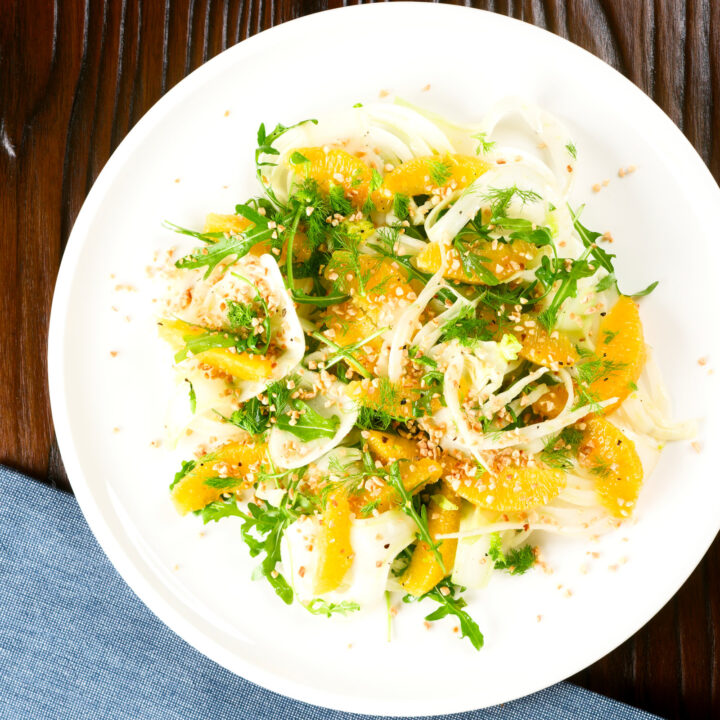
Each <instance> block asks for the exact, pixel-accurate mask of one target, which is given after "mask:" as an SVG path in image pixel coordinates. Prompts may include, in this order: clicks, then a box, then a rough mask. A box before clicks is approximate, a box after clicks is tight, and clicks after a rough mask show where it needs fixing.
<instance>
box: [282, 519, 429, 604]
mask: <svg viewBox="0 0 720 720" xmlns="http://www.w3.org/2000/svg"><path fill="white" fill-rule="evenodd" d="M415 530H416V527H415V523H413V521H412V520H411V519H410V518H409V517H408V516H407V515H405V514H404V513H403V512H402V511H401V510H390V511H388V512H385V513H381V514H380V515H377V516H376V517H371V518H368V519H366V520H354V521H353V523H352V527H351V530H350V544H351V545H352V550H353V562H352V565H351V566H350V569H349V570H348V572H347V575H346V576H345V578H344V580H343V583H342V585H341V586H340V588H338V589H337V590H333V591H332V592H329V593H325V594H324V595H323V596H322V597H323V599H324V600H327V601H328V602H333V603H340V602H345V601H347V602H355V603H358V605H360V607H361V608H362V609H367V608H370V607H372V606H374V605H378V604H379V603H381V602H382V600H383V595H384V592H385V588H386V585H387V580H388V573H389V571H390V565H391V564H392V562H393V560H394V559H395V557H396V556H397V554H398V553H399V552H400V551H401V550H403V549H405V548H406V547H407V546H408V545H409V544H410V543H411V542H413V540H414V539H415ZM319 531H320V518H319V516H317V515H315V516H306V517H303V518H300V519H299V520H297V521H296V522H294V523H293V524H292V525H290V526H289V527H288V528H287V530H286V531H285V533H284V535H283V539H282V544H281V557H282V563H283V568H284V569H285V572H286V577H287V579H288V581H289V582H290V584H291V585H292V587H293V590H294V591H295V594H296V596H297V598H298V600H300V602H308V601H310V600H312V599H313V598H314V597H316V595H315V593H314V586H315V579H316V575H317V569H318V550H317V548H318V543H317V542H316V539H317V536H318V533H319ZM308 548H312V549H308Z"/></svg>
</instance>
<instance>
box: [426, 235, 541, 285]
mask: <svg viewBox="0 0 720 720" xmlns="http://www.w3.org/2000/svg"><path fill="white" fill-rule="evenodd" d="M473 250H474V251H475V254H477V255H478V256H480V257H482V258H486V259H485V260H483V261H482V265H483V267H484V268H485V269H486V270H488V271H489V272H491V273H492V274H493V275H494V276H495V277H496V278H497V280H498V281H500V282H504V281H505V280H507V279H508V278H509V277H511V276H513V275H514V274H515V273H517V272H519V271H521V270H524V269H525V268H526V267H527V266H528V264H529V263H530V262H531V261H532V260H533V259H534V258H535V256H536V255H537V249H536V248H535V246H534V245H531V244H530V243H527V242H525V241H524V240H513V241H512V242H510V243H507V244H503V243H496V247H495V248H493V243H489V242H484V241H483V242H478V243H477V244H476V245H475V246H473ZM442 252H443V247H442V244H441V243H440V242H438V241H435V242H431V243H428V245H427V246H426V247H425V248H423V250H422V252H421V253H420V254H419V255H418V256H417V257H416V258H415V265H416V266H417V268H418V270H422V271H423V272H426V273H431V274H434V273H436V272H437V271H438V270H439V269H440V265H441V263H442ZM445 252H446V253H447V260H448V269H447V270H446V271H445V273H444V275H443V277H445V278H448V279H450V280H455V281H456V282H462V283H468V284H470V285H485V284H486V282H485V280H483V279H482V278H481V277H480V276H478V275H477V274H476V273H474V272H473V273H468V272H466V271H465V269H464V267H463V263H462V259H461V256H460V253H459V252H458V251H457V250H456V249H455V248H454V247H450V248H448V249H446V251H445Z"/></svg>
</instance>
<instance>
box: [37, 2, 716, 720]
mask: <svg viewBox="0 0 720 720" xmlns="http://www.w3.org/2000/svg"><path fill="white" fill-rule="evenodd" d="M428 84H430V85H431V89H430V90H429V91H426V92H423V91H422V88H424V87H425V86H426V85H428ZM381 90H389V91H391V92H394V93H398V94H399V95H401V96H403V97H405V98H407V99H409V100H412V101H414V102H417V103H420V104H422V105H424V106H427V107H429V108H431V109H434V110H439V111H442V112H443V113H444V114H446V115H447V116H449V117H450V118H458V119H465V120H472V119H477V118H478V117H479V116H480V115H481V114H482V113H483V111H484V110H486V109H487V108H488V106H489V105H490V104H491V102H492V101H494V100H496V99H498V98H500V97H502V96H505V95H508V94H513V95H519V96H522V97H525V98H529V99H531V100H534V101H535V102H537V103H539V104H540V105H542V106H543V107H545V108H547V109H549V110H550V111H552V112H554V113H556V114H557V115H558V116H559V117H561V118H562V119H563V120H564V121H565V122H566V123H567V124H568V126H569V127H570V128H571V130H572V133H573V135H574V138H575V143H576V145H577V148H578V152H579V158H580V163H579V171H578V177H577V184H576V192H575V200H576V201H578V202H581V201H587V202H588V207H587V210H586V214H585V216H584V219H585V221H586V223H587V224H588V225H589V226H590V227H592V228H597V229H600V230H606V229H610V230H612V232H613V235H614V237H615V239H616V242H615V244H614V245H613V246H612V249H613V250H615V251H616V252H617V253H618V256H619V259H618V265H619V270H620V277H621V278H622V286H623V287H625V288H640V287H644V286H645V285H647V284H648V282H650V281H651V280H655V279H659V280H660V286H659V288H658V289H657V290H656V292H655V293H653V295H652V296H650V297H649V298H648V299H647V300H645V301H643V303H642V315H643V319H644V322H645V326H646V334H647V338H648V340H649V342H650V343H651V344H652V345H653V346H654V347H655V349H656V356H657V359H658V361H659V364H660V367H661V368H662V370H663V371H664V374H665V377H666V379H667V382H668V385H669V390H670V393H671V396H672V397H673V399H674V401H675V409H676V415H677V416H678V417H682V418H688V417H699V418H702V424H701V435H700V438H699V440H700V442H701V443H703V446H704V447H703V452H702V453H701V454H697V453H695V452H693V451H692V450H691V449H690V447H689V444H688V443H681V444H676V445H673V446H671V447H669V448H668V449H667V450H666V452H665V453H664V454H663V456H662V458H661V461H660V465H659V467H658V468H657V471H656V472H655V473H654V474H653V475H652V477H651V478H650V479H649V480H648V482H647V485H646V487H645V489H644V491H643V493H642V496H641V499H640V502H639V505H638V508H637V522H636V523H635V524H634V525H629V526H628V527H627V528H624V529H621V530H620V531H618V532H617V533H615V534H613V535H610V536H607V537H604V538H602V539H600V540H599V541H597V542H595V543H591V544H588V543H587V542H583V541H577V540H560V539H557V538H548V539H547V542H545V543H544V544H543V545H544V548H545V550H546V554H547V555H548V558H549V562H550V564H551V566H552V567H553V568H554V574H552V575H550V574H544V573H543V572H539V571H537V572H533V573H530V574H528V575H527V576H523V577H521V578H513V577H508V576H499V577H496V578H494V579H493V581H492V583H491V585H490V586H489V587H488V588H487V590H485V591H483V592H482V593H481V594H477V595H475V596H474V599H473V601H472V606H471V608H470V609H471V612H472V613H473V614H474V615H475V616H476V617H477V619H478V621H479V623H480V625H481V628H482V629H483V630H484V632H485V636H486V646H485V648H484V649H483V650H482V652H480V653H476V652H475V651H474V650H473V649H472V648H471V646H470V644H469V643H468V642H467V641H465V640H463V641H460V640H458V639H457V638H456V637H455V636H454V635H453V633H452V623H448V624H447V625H445V626H439V627H434V628H433V629H432V630H431V631H426V630H425V629H424V628H423V624H422V615H423V614H424V613H423V610H424V608H417V607H407V608H403V612H401V613H400V616H399V617H398V619H397V620H396V622H395V631H394V638H393V641H392V642H391V643H389V644H388V643H387V642H386V639H385V625H384V619H383V618H382V617H371V618H369V619H367V620H360V621H357V622H355V621H353V620H343V619H342V618H341V619H339V620H335V619H333V620H327V619H325V618H317V617H314V616H311V615H309V614H308V613H307V612H305V611H304V610H303V609H301V608H299V607H298V606H293V607H291V608H288V607H286V606H284V605H283V604H282V603H281V602H280V601H279V600H278V599H277V598H276V597H275V596H274V595H273V593H272V592H271V590H270V589H269V588H268V586H267V585H266V584H265V583H253V582H251V581H250V577H249V576H250V570H251V568H252V566H253V564H254V562H253V561H251V560H250V559H249V558H248V556H247V553H246V550H245V547H244V546H243V544H242V543H241V541H240V538H239V534H238V527H237V525H236V524H234V522H235V519H234V518H233V519H230V520H225V521H223V522H222V523H220V524H219V525H213V526H208V527H206V528H202V527H201V526H200V524H199V520H198V519H197V518H194V517H189V518H180V517H178V516H177V515H175V513H174V511H173V508H172V507H171V503H170V501H169V497H168V494H167V484H168V481H169V478H170V477H171V475H172V473H173V472H174V470H175V468H176V464H177V458H176V457H174V456H172V454H171V453H167V452H164V451H163V449H162V448H161V449H155V448H152V447H151V445H150V444H151V441H153V440H154V439H156V438H159V437H161V436H162V425H163V420H164V410H165V405H166V402H167V398H168V396H169V392H170V380H169V357H168V356H167V355H166V354H163V353H162V351H161V349H160V347H159V345H158V341H157V340H156V338H155V330H154V326H153V319H152V317H151V314H152V309H153V306H152V303H151V302H150V285H149V281H148V279H147V278H146V277H145V268H146V266H147V265H148V264H149V262H150V260H151V256H152V254H153V252H154V251H155V250H156V249H163V248H167V247H169V246H170V245H172V244H175V243H177V242H178V238H177V236H175V235H173V234H172V233H169V232H167V231H165V230H163V229H161V227H160V223H161V221H162V220H163V219H165V218H167V219H171V220H173V221H174V222H177V223H179V224H182V225H186V226H200V225H202V222H203V217H204V214H205V213H206V212H207V211H211V210H214V211H219V212H223V211H225V212H229V211H231V210H232V208H233V207H234V204H235V203H236V202H239V201H243V200H245V199H246V198H247V197H248V196H249V195H250V194H253V193H255V192H256V186H255V184H254V176H253V151H254V147H255V133H256V131H257V127H258V125H259V123H260V122H261V121H264V122H265V123H268V124H273V125H274V123H275V122H277V121H280V122H284V123H286V124H287V123H290V122H294V121H296V120H299V119H303V118H306V117H313V116H316V115H319V114H321V113H323V112H326V111H329V110H332V109H335V108H338V107H343V106H348V105H351V104H353V103H355V102H358V101H369V100H374V99H377V97H378V93H379V91H381ZM228 110H229V111H230V112H229V114H227V113H226V111H228ZM631 163H632V164H635V165H637V167H638V170H637V172H635V173H634V174H632V175H631V176H629V177H627V178H625V179H622V180H621V179H619V178H618V175H617V170H618V168H619V167H620V166H622V165H629V164H631ZM605 178H608V179H610V184H609V186H608V187H607V188H605V189H604V190H603V191H602V192H600V193H599V194H594V193H592V192H591V190H590V188H591V185H592V184H593V183H595V182H598V181H602V180H603V179H605ZM718 207H720V192H718V188H717V186H716V185H715V183H714V182H713V180H712V178H711V176H710V174H709V173H708V171H707V169H706V168H705V166H704V165H703V163H702V161H701V160H700V158H699V157H698V156H697V155H696V154H695V152H694V151H693V149H692V147H691V146H690V144H689V143H688V141H687V140H686V139H685V138H684V137H683V136H682V134H681V133H680V131H679V130H678V129H677V128H676V127H675V126H674V125H673V124H672V122H671V121H670V120H669V119H668V118H667V117H666V116H665V115H664V114H663V113H662V112H661V111H660V110H659V109H658V108H657V107H656V106H655V105H654V104H653V103H652V102H651V101H650V100H649V99H648V98H647V97H646V96H645V95H644V94H643V93H641V92H640V91H639V90H638V89H636V88H635V87H634V86H633V85H632V84H631V83H630V82H628V81H627V80H625V79H623V78H622V77H621V76H620V75H619V74H617V73H616V72H615V71H613V70H611V69H610V68H609V67H608V66H607V65H605V64H603V63H602V62H600V61H599V60H597V59H596V58H594V57H593V56H591V55H590V54H588V53H586V52H584V51H583V50H581V49H579V48H578V47H576V46H574V45H571V44H570V43H568V42H565V41H564V40H561V39H559V38H557V37H555V36H553V35H551V34H549V33H547V32H544V31H542V30H538V29H536V28H534V27H532V26H530V25H526V24H524V23H521V22H517V21H515V20H510V19H507V18H505V17H502V16H499V15H493V14H490V13H485V12H480V11H476V10H472V9H466V8H458V7H454V6H447V5H443V6H437V5H426V4H406V3H398V4H388V5H385V4H378V5H370V6H360V7H352V8H345V9H342V10H338V11H330V12H326V13H321V14H319V15H312V16H310V17H307V18H303V19H301V20H296V21H294V22H291V23H287V24H285V25H282V26H280V27H277V28H274V29H273V30H270V31H268V32H264V33H261V34H260V35H257V36H255V37H253V38H251V39H250V40H247V41H245V42H243V43H241V44H240V45H237V46H235V47H233V48H231V49H230V50H228V51H227V52H224V53H223V54H222V55H220V56H219V57H217V58H215V59H213V60H212V61H210V62H208V63H207V64H206V65H204V66H203V67H202V68H200V69H199V70H197V71H196V72H194V73H193V74H192V75H191V76H190V77H188V78H187V79H186V80H184V81H183V82H182V83H180V84H179V85H178V86H177V87H176V88H174V89H173V90H172V91H170V92H169V93H168V94H167V95H166V96H165V97H164V98H163V99H162V100H161V101H160V102H158V103H157V105H155V107H153V109H152V110H151V111H150V112H149V113H148V114H147V115H146V116H145V117H144V118H143V119H142V120H141V121H140V122H139V123H138V125H137V126H136V127H135V128H134V129H133V131H132V132H131V133H130V134H129V135H128V137H127V138H126V139H125V140H124V141H123V143H122V144H121V145H120V147H119V148H118V149H117V151H116V152H115V154H114V155H113V157H112V158H111V159H110V161H109V162H108V164H107V166H106V167H105V169H104V170H103V172H102V173H101V175H100V177H99V178H98V180H97V182H96V183H95V185H94V187H93V188H92V191H91V192H90V194H89V195H88V198H87V200H86V202H85V205H84V206H83V209H82V211H81V213H80V215H79V216H78V219H77V222H76V224H75V227H74V229H73V232H72V236H71V238H70V241H69V243H68V247H67V250H66V251H65V256H64V258H63V263H62V267H61V270H60V275H59V278H58V282H57V287H56V291H55V300H54V303H53V310H52V319H51V324H50V351H49V366H50V388H51V398H52V409H53V416H54V420H55V426H56V430H57V436H58V441H59V443H60V449H61V451H62V455H63V459H64V461H65V465H66V468H67V471H68V474H69V476H70V479H71V481H72V484H73V488H74V490H75V493H76V495H77V498H78V500H79V502H80V505H81V507H82V509H83V512H84V513H85V516H86V517H87V520H88V522H89V523H90V526H91V528H92V530H93V532H94V533H95V535H96V536H97V538H98V539H99V541H100V543H101V544H102V546H103V548H104V549H105V551H106V552H107V554H108V556H109V557H110V559H111V560H112V562H113V563H114V564H115V566H116V567H117V568H118V570H119V571H120V572H121V573H122V575H123V577H124V578H125V579H126V580H127V582H128V583H129V584H130V586H131V587H132V588H133V589H134V590H135V592H137V594H138V595H139V596H140V597H141V598H142V599H143V600H144V601H145V602H146V603H147V605H148V606H149V607H150V608H151V609H152V610H153V611H154V612H155V613H156V614H157V615H158V616H159V617H160V618H161V619H162V620H163V621H165V622H166V623H167V624H168V625H169V626H170V627H171V628H173V630H175V631H176V632H177V633H178V634H180V635H181V636H182V637H183V638H185V639H186V640H187V641H188V642H189V643H191V644H192V645H194V646H195V647H196V648H198V649H199V650H200V651H202V652H203V653H205V654H206V655H208V656H209V657H211V658H213V659H214V660H216V661H217V662H219V663H220V664H222V665H224V666H225V667H227V668H229V669H231V670H233V671H234V672H236V673H238V674H240V675H242V676H244V677H246V678H249V679H250V680H253V681H254V682H257V683H259V684H261V685H264V686H265V687H268V688H271V689H273V690H275V691H277V692H280V693H284V694H286V695H290V696H293V697H296V698H300V699H302V700H305V701H308V702H311V703H315V704H318V705H325V706H329V707H334V708H341V709H343V710H350V711H355V712H367V713H378V714H394V715H427V714H435V713H450V712H455V711H461V710H467V709H471V708H479V707H481V706H486V705H492V704H496V703H500V702H505V701H508V700H511V699H513V698H516V697H518V696H521V695H525V694H527V693H530V692H533V691H535V690H538V689H540V688H543V687H545V686H547V685H550V684H552V683H554V682H556V681H558V680H561V679H562V678H565V677H567V676H568V675H571V674H572V673H575V672H576V671H578V670H580V669H581V668H583V667H585V666H587V665H588V664H590V663H592V662H593V661H595V660H597V659H598V658H599V657H601V656H602V655H604V654H605V653H607V652H609V651H610V650H612V649H613V648H614V647H616V646H617V645H619V644H620V643H621V642H622V641H624V640H625V639H626V638H628V637H629V636H630V635H632V633H634V632H635V631H636V630H637V629H638V628H639V627H640V626H641V625H643V623H645V622H646V621H647V620H648V619H649V618H650V617H652V616H653V615H654V614H655V613H656V612H657V611H658V610H659V609H660V607H661V606H662V605H663V604H664V603H665V602H667V600H668V599H669V598H670V597H671V596H672V594H673V593H674V592H675V591H676V590H677V589H678V588H679V587H680V585H681V584H682V583H683V581H684V580H685V579H686V578H687V576H688V575H689V573H690V572H691V571H692V569H693V568H694V567H695V565H696V564H697V563H698V561H699V560H700V558H701V557H702V555H703V553H704V552H705V550H706V549H707V547H708V546H709V544H710V542H711V541H712V539H713V538H714V537H715V534H716V532H717V530H718V523H719V518H720V484H719V483H718V482H717V481H718V472H717V468H718V467H720V457H719V453H718V444H717V443H714V444H711V443H710V442H707V443H705V442H704V438H713V437H714V438H717V437H718V436H720V427H718V421H719V419H720V418H719V415H718V407H720V393H719V389H718V375H712V376H710V375H708V372H707V371H708V367H700V366H699V365H698V363H697V359H698V358H699V357H700V356H704V355H709V356H710V358H711V364H710V367H712V364H713V362H714V361H715V360H716V359H717V358H719V357H720V348H719V347H718V333H717V318H718V317H720V306H719V303H718V295H717V292H715V290H714V289H715V286H716V273H717V268H718V267H720V257H719V254H718V243H717V217H716V216H717V209H718ZM111 274H112V275H114V276H115V277H114V278H113V277H112V276H111ZM122 283H129V284H132V285H134V286H136V287H137V288H138V292H135V293H133V292H128V291H124V290H116V289H115V287H116V285H117V284H122ZM113 306H114V307H116V308H118V310H117V311H114V310H113V309H112V307H113ZM126 316H127V317H129V318H130V321H127V320H126ZM110 351H117V353H118V355H117V357H114V358H113V357H111V355H110ZM115 427H117V428H119V431H118V432H113V428H115ZM203 530H204V532H205V535H204V536H200V532H201V531H203ZM587 551H593V552H597V553H599V558H598V559H593V558H591V557H590V556H589V555H586V553H587ZM626 560H627V562H625V561H626ZM176 565H177V566H178V568H177V569H174V568H175V566H176ZM616 565H617V566H619V569H617V570H616V571H612V570H610V569H609V567H610V566H616ZM583 569H589V572H587V573H586V574H584V573H583V572H582V570H583ZM560 585H562V586H563V587H562V588H561V589H558V587H559V586H560ZM567 589H569V590H570V591H571V592H572V596H571V597H566V592H565V591H566V590H567ZM538 616H542V621H541V622H538V620H537V618H538Z"/></svg>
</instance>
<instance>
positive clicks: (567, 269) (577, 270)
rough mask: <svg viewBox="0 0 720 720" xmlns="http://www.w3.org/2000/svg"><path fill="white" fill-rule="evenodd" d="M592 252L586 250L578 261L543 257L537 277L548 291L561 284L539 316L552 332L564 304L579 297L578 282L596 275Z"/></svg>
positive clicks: (536, 273) (541, 321)
mask: <svg viewBox="0 0 720 720" xmlns="http://www.w3.org/2000/svg"><path fill="white" fill-rule="evenodd" d="M589 253H590V250H586V251H585V252H584V253H583V255H582V256H581V257H580V258H579V259H577V260H570V259H568V258H555V259H553V260H551V259H550V258H549V257H548V256H547V255H545V256H543V259H542V261H541V265H540V267H539V268H538V269H537V270H536V272H535V277H537V278H538V280H540V281H541V282H542V283H543V285H544V286H545V288H546V289H549V288H552V287H553V285H554V283H555V282H558V281H559V282H560V285H559V287H558V289H557V290H556V291H555V294H554V295H553V299H552V300H551V301H550V304H549V305H548V306H547V307H546V308H545V309H544V310H543V311H542V312H541V313H540V314H539V315H538V320H539V321H540V323H541V324H542V325H543V326H544V327H545V328H546V329H547V330H552V328H553V327H554V326H555V323H556V322H557V316H558V313H559V312H560V308H561V306H562V304H563V303H564V302H565V300H567V299H568V298H571V297H577V293H578V286H577V284H578V280H580V279H581V278H585V277H590V276H591V275H594V274H595V272H596V270H597V268H596V267H595V266H594V265H591V264H590V262H589V261H588V255H589Z"/></svg>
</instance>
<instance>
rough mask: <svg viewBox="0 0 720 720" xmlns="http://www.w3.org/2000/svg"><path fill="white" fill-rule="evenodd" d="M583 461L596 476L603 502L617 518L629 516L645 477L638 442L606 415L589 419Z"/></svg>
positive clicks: (580, 453)
mask: <svg viewBox="0 0 720 720" xmlns="http://www.w3.org/2000/svg"><path fill="white" fill-rule="evenodd" d="M578 460H579V462H580V464H581V465H582V466H583V467H585V468H587V469H589V470H590V471H591V472H592V473H593V474H594V475H595V476H596V480H595V487H596V489H597V492H598V494H599V495H600V499H601V501H602V504H603V505H604V506H605V507H606V508H607V509H608V510H609V511H610V512H611V513H612V514H613V515H615V517H629V516H630V515H631V514H632V511H633V508H634V507H635V502H636V501H637V497H638V494H639V493H640V487H641V485H642V479H643V468H642V463H641V462H640V456H639V455H638V454H637V450H636V449H635V443H634V442H633V441H632V440H630V438H629V437H627V436H626V435H625V434H624V433H623V432H622V431H621V430H619V429H618V428H617V427H615V425H613V424H612V423H611V422H609V421H608V420H606V419H605V418H604V417H593V418H591V419H589V420H587V421H586V428H585V432H584V434H583V441H582V445H581V446H580V452H579V454H578Z"/></svg>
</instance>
